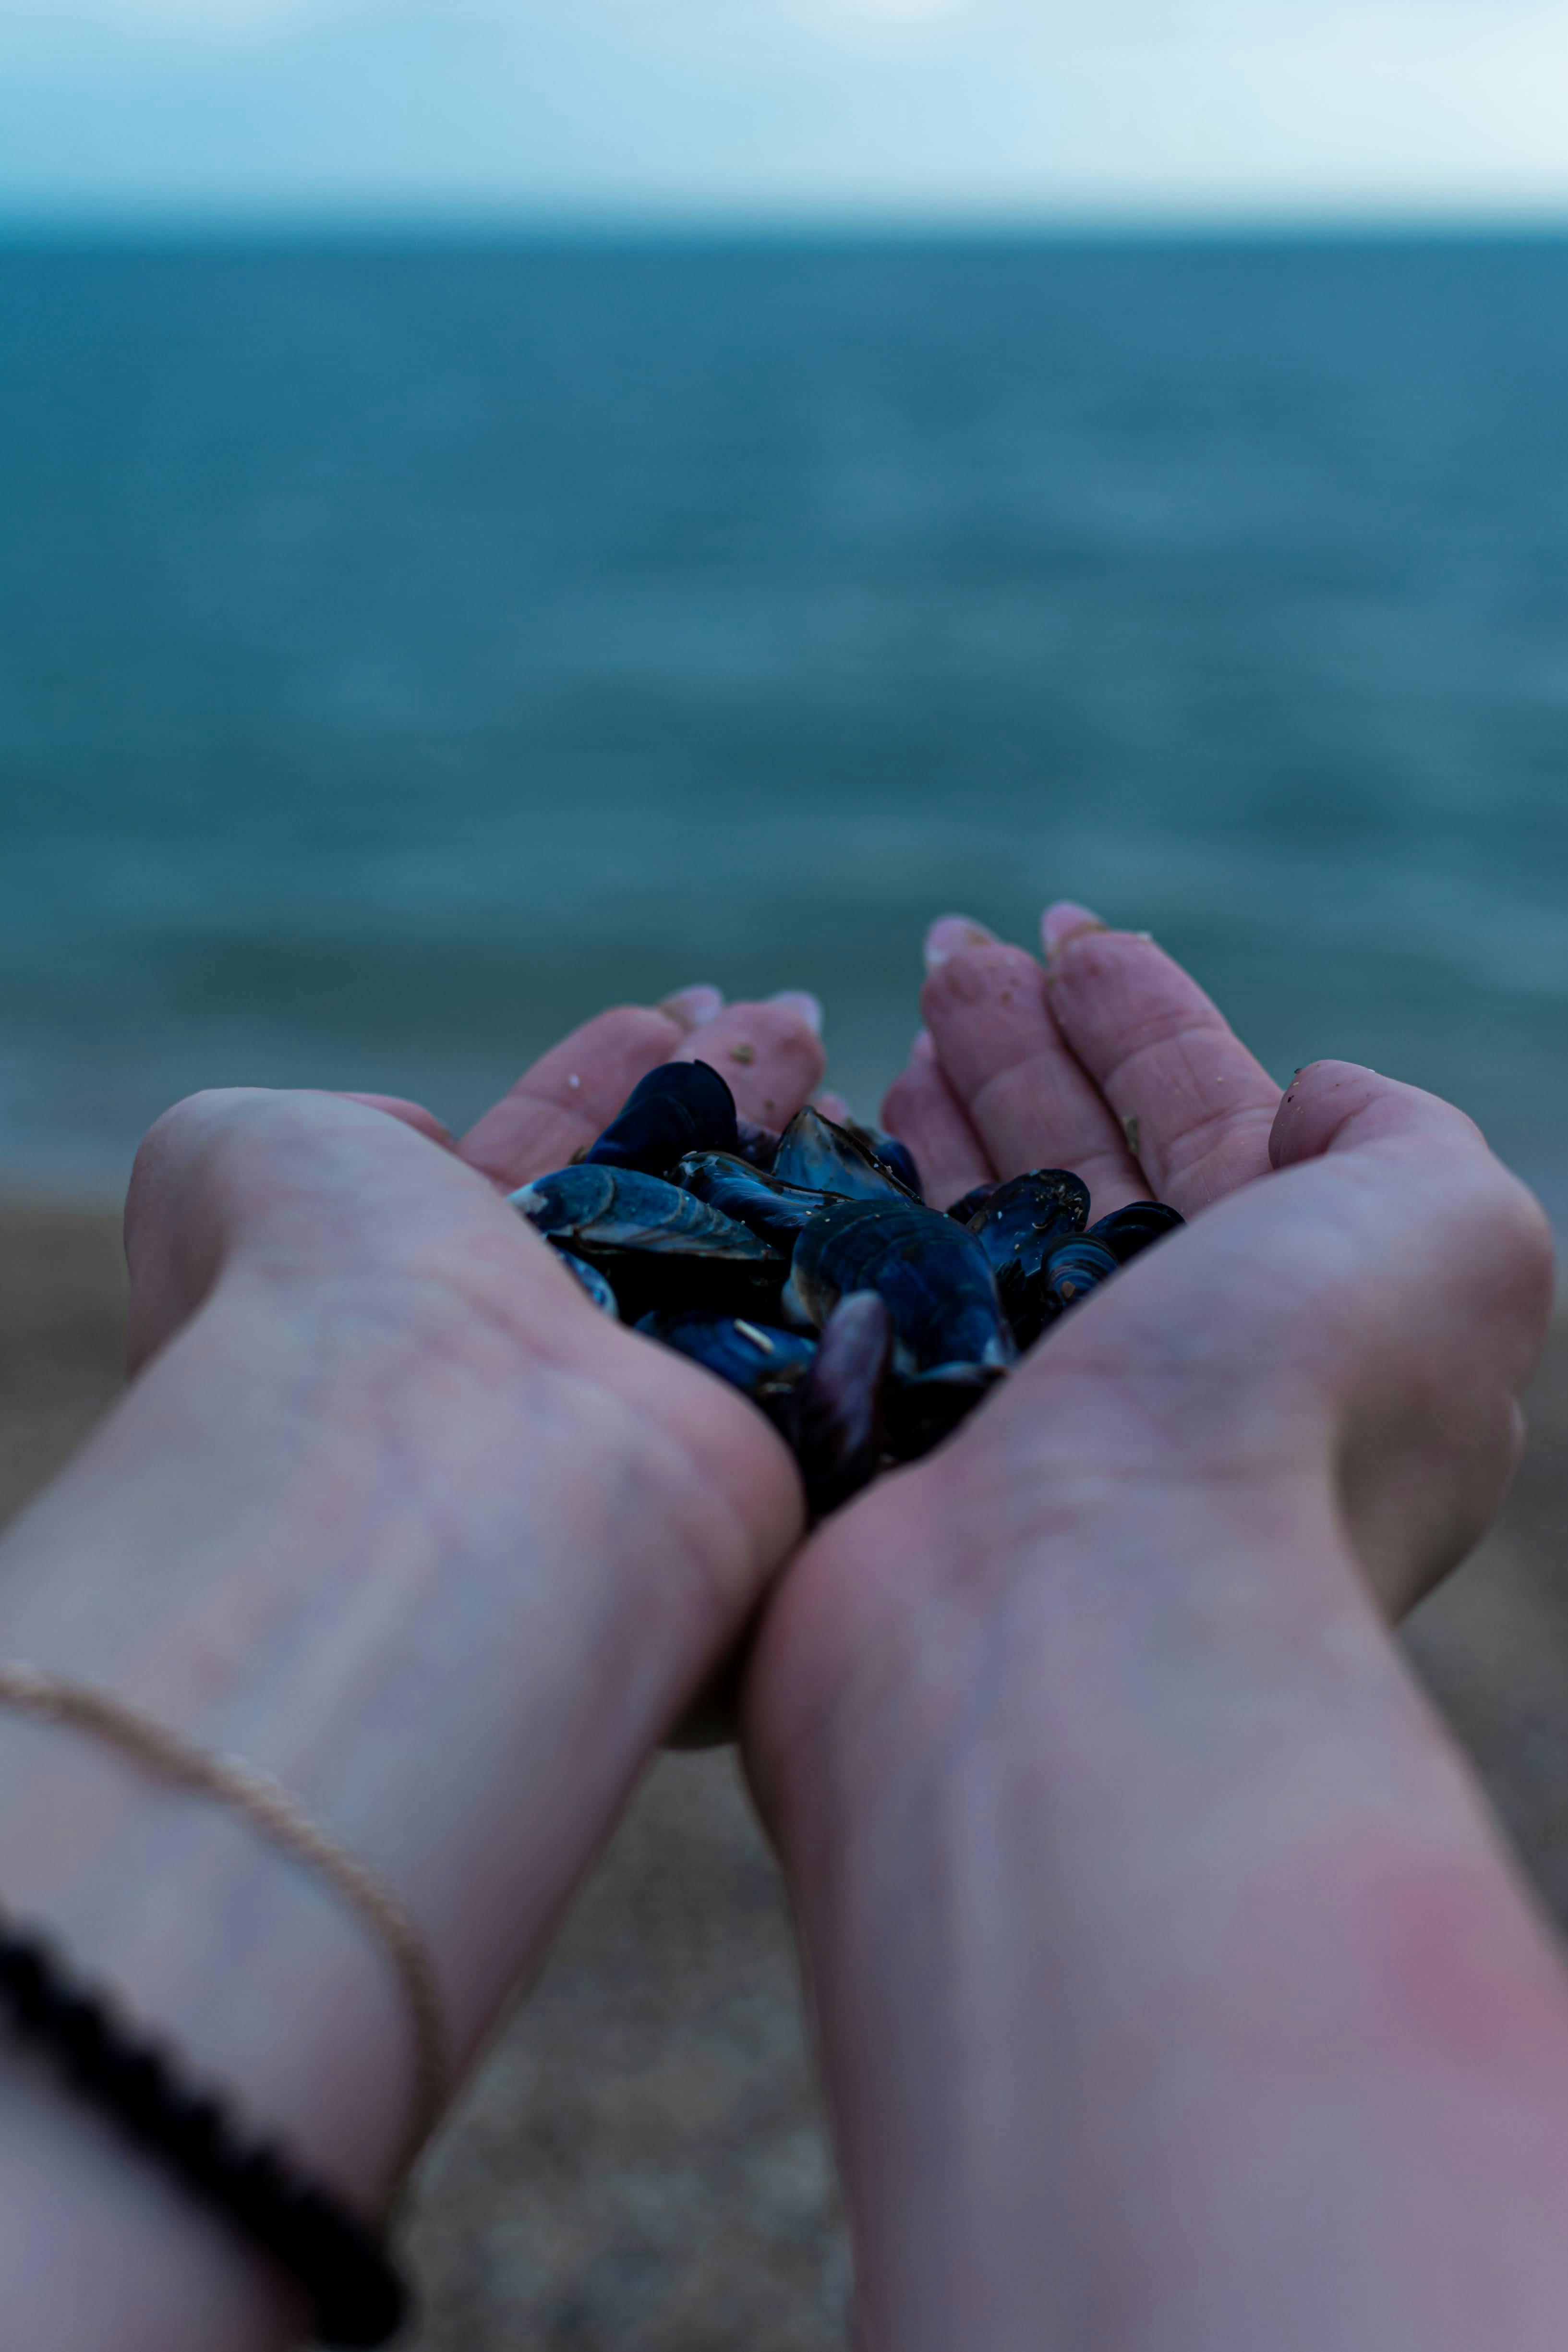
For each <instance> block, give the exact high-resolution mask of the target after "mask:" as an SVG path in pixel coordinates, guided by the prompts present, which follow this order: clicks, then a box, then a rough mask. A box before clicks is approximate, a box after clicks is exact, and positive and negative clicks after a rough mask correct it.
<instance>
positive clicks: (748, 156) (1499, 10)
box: [0, 0, 1568, 220]
mask: <svg viewBox="0 0 1568 2352" xmlns="http://www.w3.org/2000/svg"><path fill="white" fill-rule="evenodd" d="M279 209H282V210H286V211H288V212H291V213H296V214H298V213H306V214H316V215H344V214H352V215H366V214H391V215H405V216H417V215H426V214H433V213H438V214H444V215H450V214H453V213H457V214H464V213H474V214H491V213H497V212H500V213H507V214H521V215H539V214H541V213H543V214H548V215H583V216H587V217H605V216H609V217H612V218H615V219H626V218H642V219H648V220H657V219H660V218H665V217H677V218H678V217H693V216H695V217H700V216H706V215H737V214H739V215H750V216H753V217H756V216H773V217H779V218H785V219H788V218H798V217H801V216H806V215H815V216H818V217H821V216H830V217H831V216H834V215H894V216H910V215H916V216H920V217H924V218H931V219H937V218H942V217H947V216H953V217H959V218H961V217H966V216H974V215H981V216H1012V217H1021V218H1029V217H1053V216H1055V217H1074V216H1076V217H1082V216H1083V215H1099V216H1103V217H1116V216H1122V217H1124V216H1127V215H1133V216H1135V217H1141V218H1152V219H1159V218H1171V217H1176V218H1179V217H1183V216H1189V215H1199V216H1201V215H1225V216H1236V215H1242V216H1246V215H1255V216H1256V215H1281V214H1287V215H1290V214H1297V215H1300V214H1308V215H1344V214H1347V213H1349V214H1360V215H1381V216H1385V217H1386V216H1409V215H1429V214H1439V215H1467V214H1477V215H1497V214H1515V215H1517V214H1525V215H1540V214H1547V215H1558V216H1563V215H1568V0H1075V5H1070V0H0V211H4V212H5V213H8V214H11V215H16V214H18V213H25V214H26V213H30V214H40V213H41V214H46V215H47V214H49V213H61V212H63V213H73V212H81V211H83V210H86V211H89V212H92V213H99V214H102V213H108V214H110V215H127V216H131V215H136V214H139V213H142V212H146V211H149V210H152V211H159V212H170V211H172V212H183V213H187V214H189V213H195V214H203V213H205V214H212V213H229V214H232V213H254V212H258V211H261V212H267V211H276V210H279Z"/></svg>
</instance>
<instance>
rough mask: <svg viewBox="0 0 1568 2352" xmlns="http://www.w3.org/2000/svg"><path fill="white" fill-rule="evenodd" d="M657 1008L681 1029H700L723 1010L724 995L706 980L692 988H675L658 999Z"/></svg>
mask: <svg viewBox="0 0 1568 2352" xmlns="http://www.w3.org/2000/svg"><path fill="white" fill-rule="evenodd" d="M658 1010H659V1012H661V1013H668V1014H669V1016H670V1018H671V1020H672V1021H674V1022H675V1023H677V1024H678V1025H679V1026H680V1027H681V1028H683V1029H700V1028H701V1027H702V1026H703V1024H704V1023H705V1022H707V1021H711V1020H712V1019H713V1017H714V1015H715V1014H716V1013H722V1012H723V1011H724V997H723V994H722V992H720V991H719V990H718V989H716V988H710V987H709V986H708V985H707V983H706V981H703V982H698V983H697V984H696V986H695V987H693V988H677V989H676V990H675V991H674V993H673V994H672V995H669V996H662V997H661V998H660V999H659V1003H658Z"/></svg>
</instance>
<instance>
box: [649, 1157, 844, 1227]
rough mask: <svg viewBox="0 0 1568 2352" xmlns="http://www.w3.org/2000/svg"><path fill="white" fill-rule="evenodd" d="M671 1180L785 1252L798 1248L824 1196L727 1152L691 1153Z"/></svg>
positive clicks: (671, 1172) (677, 1166) (674, 1170)
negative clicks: (798, 1236)
mask: <svg viewBox="0 0 1568 2352" xmlns="http://www.w3.org/2000/svg"><path fill="white" fill-rule="evenodd" d="M670 1175H671V1179H672V1181H674V1183H677V1184H681V1185H684V1186H685V1189H686V1191H687V1192H691V1193H694V1194H695V1197H696V1198H697V1199H698V1200H699V1201H706V1202H707V1204H708V1206H709V1207H710V1208H713V1209H719V1210H722V1212H723V1213H724V1214H725V1215H726V1216H727V1217H733V1218H734V1219H735V1221H736V1223H737V1224H740V1225H744V1226H745V1227H746V1229H747V1232H748V1233H753V1234H757V1236H758V1239H759V1240H761V1241H765V1242H771V1243H772V1244H774V1245H775V1246H776V1247H777V1248H779V1249H780V1250H786V1251H788V1250H791V1249H793V1248H794V1246H795V1236H796V1234H798V1233H799V1232H800V1228H801V1226H802V1225H804V1224H805V1223H806V1221H807V1219H808V1218H809V1217H813V1216H815V1214H816V1213H817V1211H818V1210H819V1209H820V1208H821V1206H822V1195H821V1192H816V1191H814V1190H812V1189H811V1188H810V1186H808V1185H805V1184H786V1183H785V1182H783V1181H782V1180H781V1179H780V1178H779V1177H778V1176H774V1175H771V1174H769V1173H768V1171H767V1170H765V1169H761V1168H753V1167H749V1166H748V1165H747V1162H746V1161H745V1160H737V1159H736V1158H735V1157H734V1155H733V1154H732V1153H730V1152H727V1151H694V1152H691V1153H689V1154H688V1155H687V1157H686V1158H685V1160H676V1162H675V1164H674V1168H672V1170H671V1171H670Z"/></svg>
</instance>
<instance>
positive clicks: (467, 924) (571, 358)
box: [0, 240, 1568, 1221]
mask: <svg viewBox="0 0 1568 2352" xmlns="http://www.w3.org/2000/svg"><path fill="white" fill-rule="evenodd" d="M1060 894H1065V895H1070V896H1072V897H1076V898H1083V899H1086V900H1087V901H1088V902H1089V903H1090V904H1092V905H1093V906H1096V907H1098V908H1100V909H1101V910H1102V911H1103V913H1104V914H1106V915H1107V916H1108V917H1110V918H1112V919H1115V920H1117V921H1121V922H1126V923H1130V924H1134V925H1136V926H1138V927H1141V928H1147V929H1153V930H1154V931H1155V932H1156V933H1157V934H1158V936H1159V937H1160V938H1161V939H1163V940H1166V943H1167V944H1168V945H1170V946H1171V947H1172V948H1173V949H1174V950H1176V952H1177V953H1178V954H1180V955H1182V956H1183V957H1185V958H1186V960H1187V961H1189V962H1190V964H1191V965H1192V967H1193V969H1194V970H1195V971H1197V973H1198V974H1199V975H1200V977H1201V978H1202V979H1203V980H1204V982H1206V984H1207V985H1208V986H1209V987H1210V988H1211V989H1212V990H1213V991H1214V992H1216V993H1217V994H1218V996H1219V997H1220V998H1221V1000H1222V1002H1223V1003H1225V1004H1226V1006H1227V1007H1228V1009H1229V1011H1230V1012H1231V1013H1232V1017H1233V1018H1234V1019H1235V1021H1236V1022H1237V1024H1238V1026H1239V1027H1240V1028H1241V1029H1242V1030H1243V1032H1244V1033H1245V1034H1247V1035H1248V1036H1249V1039H1250V1040H1251V1042H1252V1043H1253V1044H1254V1045H1255V1047H1256V1048H1257V1050H1258V1051H1259V1052H1260V1054H1261V1055H1263V1057H1264V1059H1265V1060H1266V1061H1267V1062H1269V1063H1270V1066H1273V1067H1274V1068H1276V1069H1277V1070H1279V1071H1280V1072H1281V1073H1284V1074H1288V1073H1289V1071H1290V1070H1291V1068H1292V1067H1293V1066H1295V1065H1296V1064H1298V1063H1301V1062H1303V1061H1305V1060H1308V1059H1310V1058H1312V1057H1313V1056H1316V1055H1321V1054H1342V1055H1353V1056H1354V1057H1357V1058H1360V1059H1364V1060H1367V1061H1371V1062H1373V1063H1374V1064H1375V1065H1376V1066H1379V1067H1381V1068H1385V1069H1388V1070H1392V1071H1395V1072H1397V1073H1398V1074H1400V1075H1401V1076H1407V1077H1410V1078H1413V1079H1416V1080H1417V1081H1419V1082H1421V1083H1423V1084H1425V1085H1428V1086H1433V1087H1438V1088H1440V1089H1442V1090H1443V1091H1445V1092H1448V1093H1449V1094H1451V1095H1453V1096H1454V1097H1457V1098H1458V1100H1459V1101H1460V1102H1462V1103H1463V1104H1464V1105H1465V1106H1466V1107H1467V1108H1469V1109H1470V1110H1471V1111H1473V1112H1474V1114H1475V1115H1476V1116H1477V1117H1478V1118H1480V1120H1481V1121H1482V1123H1483V1124H1484V1125H1485V1126H1486V1128H1487V1129H1488V1131H1489V1132H1490V1134H1491V1135H1492V1137H1493V1139H1494V1140H1495V1141H1496V1142H1497V1144H1498V1146H1499V1148H1500V1149H1501V1150H1503V1151H1504V1152H1505V1154H1506V1155H1507V1156H1509V1157H1510V1158H1511V1160H1513V1161H1514V1162H1515V1164H1517V1165H1518V1166H1520V1167H1521V1169H1522V1170H1523V1171H1525V1172H1526V1173H1527V1174H1528V1175H1529V1176H1530V1177H1531V1179H1532V1181H1535V1182H1537V1183H1538V1184H1539V1185H1540V1186H1541V1187H1542V1190H1543V1191H1544V1192H1545V1193H1546V1194H1547V1196H1548V1198H1549V1199H1550V1201H1551V1202H1552V1206H1553V1209H1554V1212H1555V1213H1557V1215H1558V1217H1559V1219H1560V1221H1568V1100H1565V1084H1568V243H1554V242H1551V241H1546V240H1542V241H1538V242H1532V243H1530V242H1520V243H1516V244H1510V243H1505V242H1487V241H1480V240H1477V241H1471V242H1463V241H1454V242H1450V243H1443V242H1421V241H1409V242H1403V243H1395V242H1389V243H1375V242H1356V241H1344V242H1341V243H1333V244H1311V243H1300V242H1298V243H1288V242H1276V243H1270V242H1267V241H1256V242H1246V243H1237V244H1232V245H1225V244H1195V245H1189V246H1182V245H1156V244H1145V245H1142V246H1140V245H1136V244H1117V243H1083V244H1081V245H1051V244H1039V245H1030V244H1024V243H1012V244H1007V243H967V242H962V241H955V242H951V243H946V244H925V245H921V244H914V243H909V244H898V243H885V242H884V243H875V244H872V243H868V244H864V245H862V246H858V247H857V246H850V245H845V246H841V247H831V246H827V245H815V246H800V247H790V246H788V245H783V244H778V243H772V244H764V243H758V244H753V245H741V244H736V245H732V246H728V247H726V246H722V245H717V244H711V245H707V246H695V245H694V246H688V247H674V246H663V247H661V246H656V245H644V246H626V247H622V248H615V247H609V246H605V247H591V246H585V245H577V246H571V245H559V246H557V247H546V246H529V245H527V244H521V243H515V244H510V245H507V244H504V243H497V244H492V245H489V246H487V247H480V246H475V247H469V248H463V247H455V246H440V245H435V244H432V245H429V246H426V247H416V246H410V247H408V248H407V249H404V250H399V249H394V248H393V247H389V246H386V245H381V246H372V245H366V246H364V247H352V246H350V245H339V246H327V245H317V246H310V245H308V244H305V245H298V246H295V247H284V246H279V247H277V248H269V247H263V246H260V245H251V246H248V247H244V246H236V247H229V248H223V247H212V248H209V249H191V250H179V249H175V248H173V247H165V248H156V247H145V248H137V247H131V246H129V245H119V246H110V245H105V246H103V247H100V248H98V249H93V248H90V247H85V246H82V247H67V246H64V245H55V246H46V245H36V246H32V247H25V246H21V245H14V246H12V247H0V1181H10V1182H12V1183H13V1184H16V1185H18V1186H26V1187H27V1188H30V1189H37V1187H39V1186H40V1185H60V1186H67V1187H74V1188H77V1189H80V1190H86V1191H100V1192H109V1191H112V1190H113V1189H115V1188H117V1187H118V1185H119V1184H120V1182H121V1181H122V1180H123V1175H124V1171H125V1169H126V1167H127V1165H128V1162H129V1158H130V1155H131V1151H132V1150H133V1148H134V1145H135V1141H136V1138H137V1136H138V1134H139V1133H140V1132H141V1129H142V1128H143V1126H144V1125H145V1124H146V1123H147V1121H148V1120H149V1119H150V1118H152V1117H153V1116H154V1115H155V1114H156V1113H157V1111H158V1110H159V1109H160V1108H162V1106H163V1104H164V1103H166V1102H167V1101H169V1100H170V1099H172V1097H175V1096H176V1095H178V1094H180V1093H183V1092H184V1091H186V1090H188V1089H189V1088H191V1087H196V1086H201V1085H206V1084H213V1083H227V1082H234V1081H245V1082H259V1083H266V1084H287V1083H290V1082H298V1083H304V1084H309V1085H323V1084H326V1085H343V1086H357V1087H382V1088H389V1089H393V1090H395V1091H398V1092H407V1093H416V1094H422V1095H423V1096H424V1097H426V1098H427V1099H429V1100H430V1101H431V1102H432V1103H433V1104H434V1106H435V1107H436V1108H438V1109H439V1110H440V1111H441V1112H442V1113H443V1114H444V1116H446V1117H447V1118H450V1119H452V1120H454V1121H455V1122H461V1121H463V1120H464V1119H465V1118H467V1117H469V1116H471V1115H472V1114H473V1113H474V1112H475V1111H476V1109H477V1108H479V1107H480V1106H481V1105H482V1104H483V1103H484V1102H485V1101H486V1099H487V1098H488V1097H489V1096H490V1095H492V1094H493V1093H494V1092H495V1091H497V1089H498V1088H499V1087H502V1086H503V1085H504V1084H505V1083H506V1082H507V1080H508V1079H509V1077H510V1076H512V1075H514V1073H515V1071H516V1070H517V1067H519V1066H521V1064H522V1063H523V1062H524V1061H525V1060H526V1059H527V1058H528V1056H529V1055H532V1054H533V1053H534V1052H536V1051H537V1050H538V1049H539V1048H540V1047H541V1046H542V1045H544V1044H546V1043H547V1042H549V1039H550V1038H551V1037H552V1036H553V1035H555V1034H558V1033H559V1031H560V1030H561V1029H562V1028H563V1027H564V1026H565V1025H566V1024H569V1023H570V1022H572V1021H575V1020H577V1019H579V1018H580V1017H581V1016H583V1015H584V1014H586V1013H589V1012H591V1011H592V1010H593V1009H595V1008H596V1007H597V1006H598V1005H600V1004H601V1003H607V1002H610V1001H612V1000H613V999H616V998H619V997H623V996H632V997H643V998H648V997H654V996H657V995H660V994H662V993H664V992H665V991H666V990H668V989H669V988H671V987H673V986H675V985H678V984H681V983H684V982H692V981H696V980H712V981H716V982H718V983H719V984H720V985H722V986H724V987H726V988H727V989H728V990H730V991H732V992H739V991H747V992H753V991H768V990H772V989H775V988H780V987H785V986H809V987H811V988H814V989H816V990H817V991H818V992H820V993H821V995H823V997H824V998H825V999H826V1001H827V1004H828V1009H829V1030H828V1042H829V1046H830V1050H831V1062H832V1069H833V1074H834V1076H835V1077H836V1079H837V1081H838V1083H840V1084H841V1086H842V1087H844V1088H845V1090H846V1091H847V1092H849V1093H850V1094H851V1095H852V1097H853V1098H854V1099H855V1100H856V1101H857V1103H858V1104H859V1106H860V1107H861V1108H862V1109H871V1108H874V1105H875V1102H876V1099H877V1094H878V1088H879V1085H880V1082H881V1081H882V1080H883V1078H884V1077H886V1076H891V1075H892V1073H893V1071H894V1069H895V1068H896V1067H897V1066H898V1064H899V1062H900V1061H901V1060H902V1058H903V1055H904V1050H905V1047H906V1045H907V1043H908V1040H909V1037H910V1034H911V1033H912V1031H913V1030H914V1028H915V1025H916V1020H917V1013H916V1004H915V992H916V987H917V982H918V942H919V935H920V931H921V928H922V926H923V924H924V922H925V919H927V918H928V917H929V916H930V915H932V914H934V913H936V912H938V911H941V910H942V909H945V908H961V909H967V910H968V911H970V912H972V913H975V914H977V915H979V916H981V917H983V918H984V919H987V920H988V921H989V922H991V923H992V924H993V925H995V926H996V927H997V928H998V929H1001V930H1002V931H1004V932H1007V933H1009V934H1010V935H1013V936H1016V937H1018V938H1020V939H1025V940H1029V939H1032V936H1033V926H1034V921H1035V918H1036V915H1037V912H1038V909H1039V907H1040V904H1041V902H1042V901H1043V900H1044V899H1045V898H1047V897H1049V896H1052V895H1060Z"/></svg>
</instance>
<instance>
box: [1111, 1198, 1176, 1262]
mask: <svg viewBox="0 0 1568 2352" xmlns="http://www.w3.org/2000/svg"><path fill="white" fill-rule="evenodd" d="M1185 1223H1186V1219H1185V1218H1184V1217H1181V1216H1179V1215H1178V1214H1177V1213H1176V1210H1175V1209H1172V1208H1167V1207H1166V1203H1165V1202H1164V1201H1129V1202H1128V1203H1127V1205H1126V1207H1125V1208H1124V1209H1113V1210H1112V1212H1111V1213H1110V1215H1109V1216H1107V1217H1100V1218H1098V1219H1097V1220H1096V1222H1095V1223H1093V1224H1092V1225H1091V1226H1090V1228H1089V1238H1090V1240H1091V1241H1096V1242H1103V1243H1104V1244H1105V1247H1106V1248H1107V1249H1108V1250H1109V1251H1110V1252H1111V1254H1112V1255H1113V1257H1114V1258H1115V1259H1116V1261H1117V1263H1118V1265H1126V1264H1127V1263H1128V1261H1129V1260H1130V1259H1132V1258H1135V1257H1136V1256H1137V1255H1138V1254H1139V1252H1140V1251H1142V1250H1146V1249H1147V1248H1148V1246H1149V1244H1150V1243H1151V1242H1157V1241H1161V1240H1163V1239H1164V1237H1165V1235H1166V1234H1174V1233H1175V1232H1176V1228H1177V1226H1178V1225H1181V1224H1185Z"/></svg>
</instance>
